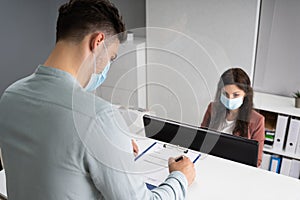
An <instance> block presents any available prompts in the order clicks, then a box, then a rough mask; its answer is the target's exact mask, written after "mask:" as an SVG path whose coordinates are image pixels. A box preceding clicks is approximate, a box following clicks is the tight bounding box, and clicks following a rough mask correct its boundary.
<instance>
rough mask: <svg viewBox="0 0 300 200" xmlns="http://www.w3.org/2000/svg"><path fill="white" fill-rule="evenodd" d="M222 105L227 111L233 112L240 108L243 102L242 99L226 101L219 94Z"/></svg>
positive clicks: (226, 99)
mask: <svg viewBox="0 0 300 200" xmlns="http://www.w3.org/2000/svg"><path fill="white" fill-rule="evenodd" d="M220 100H221V102H222V103H223V105H224V106H225V107H226V108H227V109H229V110H235V109H238V108H239V107H241V105H242V104H243V101H244V97H238V98H235V99H228V98H227V97H226V96H225V95H224V94H221V98H220Z"/></svg>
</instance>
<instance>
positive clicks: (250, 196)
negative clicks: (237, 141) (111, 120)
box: [137, 139, 300, 200]
mask: <svg viewBox="0 0 300 200" xmlns="http://www.w3.org/2000/svg"><path fill="white" fill-rule="evenodd" d="M137 143H138V145H139V148H140V152H142V151H143V150H144V149H145V148H146V147H147V146H148V145H150V144H151V143H153V140H150V139H139V140H138V141H137ZM195 168H196V173H197V175H196V179H195V181H194V183H192V185H191V186H190V187H189V189H188V196H187V199H189V200H192V199H195V200H196V199H197V200H201V199H203V200H204V199H208V200H214V199H216V200H220V199H230V200H235V199H236V200H255V199H259V200H260V199H261V200H283V199H284V200H299V199H300V180H298V179H295V178H291V177H288V176H283V175H280V174H275V173H273V172H269V171H266V170H263V169H259V168H255V167H251V166H247V165H244V164H240V163H236V162H233V161H230V160H225V159H222V158H218V157H215V156H211V155H205V154H201V157H200V159H199V160H198V161H197V162H196V164H195Z"/></svg>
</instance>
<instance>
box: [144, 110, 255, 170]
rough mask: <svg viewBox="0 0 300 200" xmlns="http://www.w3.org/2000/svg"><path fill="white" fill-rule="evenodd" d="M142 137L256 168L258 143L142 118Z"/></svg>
mask: <svg viewBox="0 0 300 200" xmlns="http://www.w3.org/2000/svg"><path fill="white" fill-rule="evenodd" d="M143 120H144V126H145V133H146V137H149V138H152V139H155V140H159V141H162V142H167V143H170V144H174V145H179V146H182V147H185V148H189V149H192V150H196V151H200V152H203V153H207V154H211V155H214V156H218V157H221V158H225V159H229V160H232V161H236V162H240V163H243V164H247V165H251V166H257V155H258V142H257V141H255V140H249V139H247V138H243V137H239V136H234V135H229V134H226V133H220V132H217V131H213V130H207V129H204V128H200V127H195V126H191V125H187V124H183V123H178V122H174V121H170V120H166V119H162V118H158V117H153V116H149V115H144V117H143Z"/></svg>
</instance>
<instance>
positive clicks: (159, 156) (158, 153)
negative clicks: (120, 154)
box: [134, 142, 201, 190]
mask: <svg viewBox="0 0 300 200" xmlns="http://www.w3.org/2000/svg"><path fill="white" fill-rule="evenodd" d="M181 155H184V156H187V157H188V158H190V159H191V160H192V162H193V163H196V161H197V160H198V159H199V158H200V157H201V154H200V153H199V152H196V151H192V150H189V149H186V148H183V147H180V146H178V145H172V144H166V143H162V142H154V143H152V144H151V145H150V146H149V147H148V148H146V149H145V150H144V151H143V152H142V153H140V154H139V155H138V156H137V157H136V158H135V159H134V160H135V162H136V163H138V165H140V168H141V169H144V178H145V183H146V185H147V188H148V189H150V190H152V189H154V188H156V187H157V186H158V185H159V184H161V183H162V182H164V180H165V179H166V178H167V176H168V175H169V168H168V159H169V157H174V158H176V157H179V156H181Z"/></svg>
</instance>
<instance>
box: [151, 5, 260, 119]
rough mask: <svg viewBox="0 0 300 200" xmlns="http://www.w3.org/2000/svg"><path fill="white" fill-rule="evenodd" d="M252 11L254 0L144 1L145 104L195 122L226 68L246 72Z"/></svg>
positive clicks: (248, 69) (254, 31)
mask: <svg viewBox="0 0 300 200" xmlns="http://www.w3.org/2000/svg"><path fill="white" fill-rule="evenodd" d="M258 11H259V0H250V1H249V0H226V1H223V0H210V1H207V0H199V1H192V0H189V1H181V0H164V1H153V0H148V1H146V14H147V16H146V22H147V23H146V24H147V83H148V96H147V97H148V108H149V109H150V110H154V111H156V113H157V115H159V116H161V117H165V118H171V119H173V120H177V121H183V122H185V123H189V124H194V125H200V122H201V120H202V117H203V114H204V112H205V110H206V107H207V105H208V103H209V102H210V101H212V100H213V98H214V95H215V88H216V85H217V82H218V79H219V77H220V75H221V74H222V73H223V72H224V71H225V70H226V69H228V68H229V67H232V66H237V65H238V66H241V67H242V68H243V69H244V70H245V71H246V72H247V73H248V74H249V76H250V77H251V78H252V75H253V67H254V56H255V44H256V36H257V27H258V23H257V22H258ZM151 27H163V28H164V29H159V28H151ZM170 29H172V30H175V31H171V30H170Z"/></svg>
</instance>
